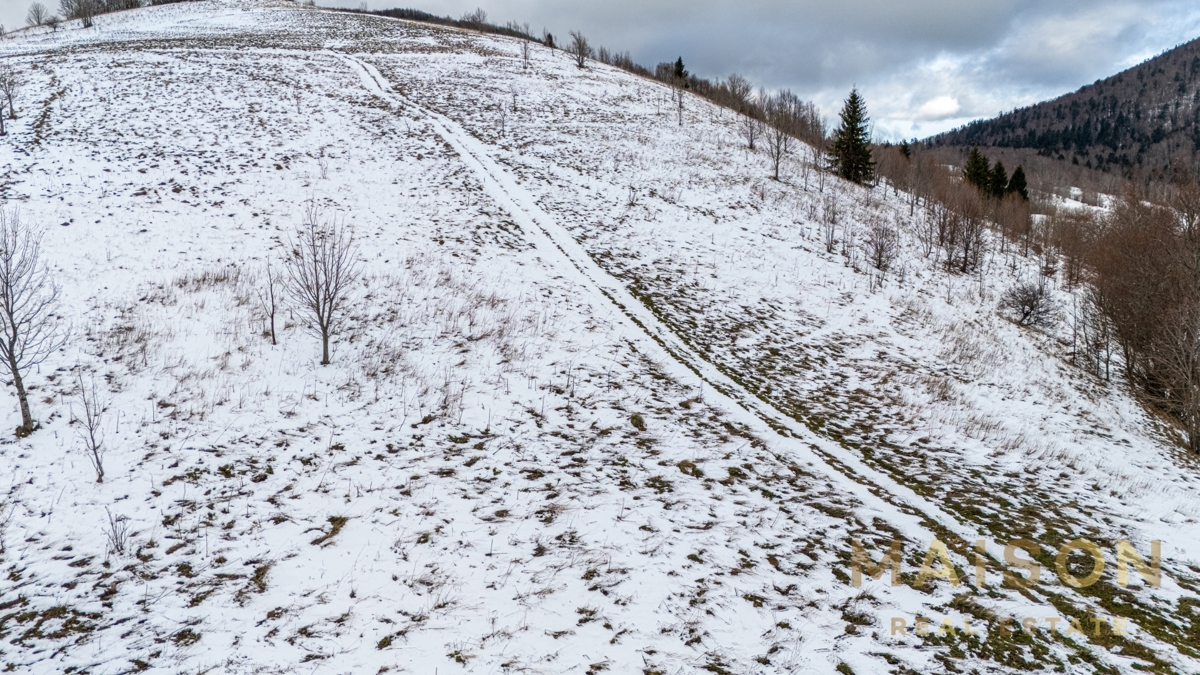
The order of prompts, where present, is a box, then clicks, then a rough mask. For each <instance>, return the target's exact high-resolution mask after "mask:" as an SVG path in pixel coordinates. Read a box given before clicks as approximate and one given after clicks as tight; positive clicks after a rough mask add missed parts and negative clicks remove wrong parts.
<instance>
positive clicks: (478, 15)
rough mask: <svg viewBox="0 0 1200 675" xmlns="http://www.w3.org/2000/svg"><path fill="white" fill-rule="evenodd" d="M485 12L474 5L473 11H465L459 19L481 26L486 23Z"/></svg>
mask: <svg viewBox="0 0 1200 675" xmlns="http://www.w3.org/2000/svg"><path fill="white" fill-rule="evenodd" d="M487 18H488V16H487V12H485V11H483V8H482V7H476V8H475V11H474V12H467V13H465V14H463V15H462V19H461V21H462V22H463V23H469V24H473V25H476V26H482V25H483V24H485V23H487Z"/></svg>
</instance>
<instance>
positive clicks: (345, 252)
mask: <svg viewBox="0 0 1200 675" xmlns="http://www.w3.org/2000/svg"><path fill="white" fill-rule="evenodd" d="M288 249H289V250H290V254H289V256H288V257H287V259H286V260H285V261H284V262H285V265H286V268H287V273H288V290H289V291H290V292H291V295H292V297H293V299H294V300H295V302H296V304H298V305H299V306H300V309H301V313H302V314H304V315H305V322H306V324H307V326H308V328H309V329H310V330H312V331H313V332H314V333H316V334H317V335H318V336H320V338H321V365H328V364H329V338H330V336H332V335H335V334H336V333H338V332H339V330H340V328H341V324H342V320H343V310H344V309H345V305H346V302H347V301H348V300H349V297H350V287H351V285H352V284H353V283H354V281H355V280H356V279H357V278H358V274H359V265H358V261H357V260H355V257H354V256H355V253H356V247H355V242H354V235H353V233H352V232H351V231H350V230H349V228H347V227H346V225H345V223H339V222H338V221H337V219H336V218H335V217H333V216H329V217H325V216H324V215H323V214H322V213H321V212H320V211H319V209H318V208H317V206H316V204H314V203H313V202H309V203H308V205H307V208H306V209H305V214H304V223H303V224H302V225H301V226H300V227H299V228H298V229H297V231H296V234H295V238H294V239H293V240H291V241H289V242H288Z"/></svg>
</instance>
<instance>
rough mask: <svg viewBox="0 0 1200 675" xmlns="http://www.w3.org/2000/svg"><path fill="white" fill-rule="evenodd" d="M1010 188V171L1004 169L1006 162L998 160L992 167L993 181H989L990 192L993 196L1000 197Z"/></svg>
mask: <svg viewBox="0 0 1200 675" xmlns="http://www.w3.org/2000/svg"><path fill="white" fill-rule="evenodd" d="M1007 188H1008V172H1007V171H1005V170H1004V164H1002V163H1001V162H999V161H997V162H996V166H994V167H992V177H991V181H990V182H989V183H988V190H987V191H988V193H989V194H990V195H992V196H993V197H996V198H1000V197H1003V196H1004V191H1005V190H1006V189H1007Z"/></svg>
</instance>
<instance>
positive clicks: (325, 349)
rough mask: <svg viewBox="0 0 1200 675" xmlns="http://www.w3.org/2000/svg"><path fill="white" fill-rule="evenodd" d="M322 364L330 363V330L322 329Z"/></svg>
mask: <svg viewBox="0 0 1200 675" xmlns="http://www.w3.org/2000/svg"><path fill="white" fill-rule="evenodd" d="M321 365H323V366H327V365H329V331H328V330H323V331H321Z"/></svg>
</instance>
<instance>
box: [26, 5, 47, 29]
mask: <svg viewBox="0 0 1200 675" xmlns="http://www.w3.org/2000/svg"><path fill="white" fill-rule="evenodd" d="M48 18H50V11H49V10H47V9H46V6H45V5H43V4H42V3H40V2H35V3H33V4H32V5H30V6H29V11H28V12H26V13H25V23H27V24H29V25H30V26H41V25H43V24H45V23H46V19H48Z"/></svg>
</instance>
